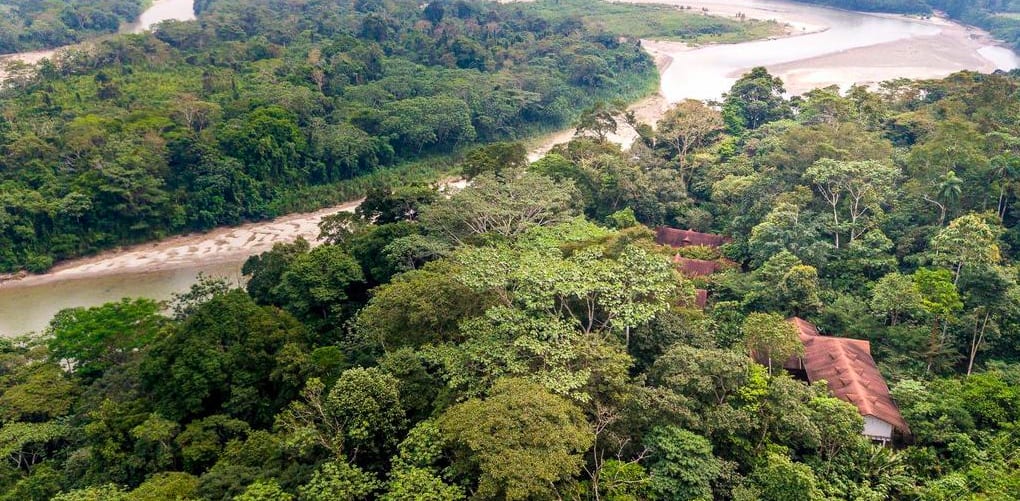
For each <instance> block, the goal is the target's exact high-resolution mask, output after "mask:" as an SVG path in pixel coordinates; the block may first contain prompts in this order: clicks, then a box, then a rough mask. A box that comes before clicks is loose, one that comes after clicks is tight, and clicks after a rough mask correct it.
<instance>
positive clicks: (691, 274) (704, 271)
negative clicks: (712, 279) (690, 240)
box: [673, 254, 720, 278]
mask: <svg viewBox="0 0 1020 501" xmlns="http://www.w3.org/2000/svg"><path fill="white" fill-rule="evenodd" d="M673 262H674V263H676V264H677V268H679V269H680V273H683V274H684V275H686V276H687V277H688V278H696V277H703V276H705V275H711V274H713V273H715V272H716V270H718V269H719V268H720V265H719V263H718V262H717V261H705V260H702V259H688V258H686V257H680V255H679V254H678V255H676V256H673Z"/></svg>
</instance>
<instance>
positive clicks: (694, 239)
mask: <svg viewBox="0 0 1020 501" xmlns="http://www.w3.org/2000/svg"><path fill="white" fill-rule="evenodd" d="M730 241H731V239H730V238H729V237H726V236H723V235H714V234H712V233H699V232H697V231H693V230H680V229H676V228H670V227H667V226H660V227H658V228H656V229H655V242H656V243H658V244H659V245H668V246H670V247H677V248H678V247H687V246H690V245H704V246H708V247H719V246H720V245H722V244H725V243H727V242H730Z"/></svg>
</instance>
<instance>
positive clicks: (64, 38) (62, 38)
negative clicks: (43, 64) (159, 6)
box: [0, 0, 149, 54]
mask: <svg viewBox="0 0 1020 501" xmlns="http://www.w3.org/2000/svg"><path fill="white" fill-rule="evenodd" d="M148 3H149V2H147V1H143V0H100V1H94V0H4V2H3V3H0V54H8V53H11V52H24V51H29V50H38V49H48V48H53V47H60V46H62V45H67V44H71V43H75V42H80V41H82V40H85V39H86V38H89V37H92V36H96V35H99V34H104V33H114V32H116V31H117V29H118V28H120V26H121V24H123V23H129V22H133V21H135V19H137V18H138V15H139V14H141V13H142V8H143V7H144V6H145V5H147V4H148Z"/></svg>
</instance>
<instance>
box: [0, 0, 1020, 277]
mask: <svg viewBox="0 0 1020 501" xmlns="http://www.w3.org/2000/svg"><path fill="white" fill-rule="evenodd" d="M630 1H640V0H630ZM675 2H679V3H681V4H693V5H695V6H696V8H705V9H708V12H709V13H713V14H720V15H728V16H733V15H737V14H741V13H742V14H746V15H747V16H748V17H751V18H757V19H775V20H777V21H779V22H783V23H787V24H789V25H791V26H792V27H793V29H791V31H790V35H791V36H792V35H798V34H812V33H821V32H824V31H825V30H826V29H827V26H825V24H824V23H822V22H821V21H823V20H822V19H820V18H818V17H817V16H815V15H812V14H811V13H810V12H807V13H805V12H804V11H803V9H802V8H799V7H797V6H795V5H794V4H775V5H777V6H776V7H774V8H772V7H767V6H766V7H762V6H761V4H758V3H755V4H753V5H752V4H750V3H748V0H716V1H707V2H700V1H690V2H687V1H684V0H674V1H673V2H671V1H668V0H667V1H662V2H659V3H675ZM876 17H880V16H876ZM894 17H896V18H898V19H902V17H901V16H894ZM916 22H921V21H916ZM923 22H924V23H929V24H931V25H932V26H937V28H938V30H937V34H933V35H925V36H912V37H909V38H904V39H901V40H897V41H894V42H888V43H878V44H873V45H870V46H864V47H859V48H853V49H849V50H844V51H838V52H834V53H830V54H823V55H819V56H817V57H809V58H803V59H799V60H795V61H792V62H785V63H781V64H774V65H768V68H769V70H770V71H772V72H773V73H774V74H777V75H779V76H780V77H781V78H783V80H784V81H785V82H786V86H787V90H788V91H790V92H791V93H793V94H799V93H802V92H804V91H806V90H809V89H811V88H815V87H819V86H826V85H831V84H839V85H841V86H847V85H848V83H853V82H857V83H862V84H873V83H876V82H881V81H884V80H889V79H892V78H899V77H907V78H935V77H942V76H945V75H948V74H950V73H953V72H955V71H959V70H961V69H974V70H979V71H992V70H994V69H995V64H993V62H992V61H991V60H989V58H988V57H983V56H982V54H984V52H982V51H983V50H985V49H988V48H994V46H995V42H994V41H993V40H992V39H991V38H990V37H989V36H988V35H987V34H986V33H984V32H982V31H980V30H976V29H972V28H968V27H964V26H961V25H958V24H955V23H952V22H948V21H945V20H942V19H933V20H928V21H923ZM929 31H936V30H929ZM642 45H643V47H644V48H645V50H647V51H648V52H649V53H650V54H651V55H652V56H653V57H654V58H655V61H656V64H657V66H658V68H659V71H660V74H661V75H662V76H663V81H662V86H661V87H660V92H659V93H658V94H656V95H654V96H651V97H649V98H646V99H644V100H642V101H640V102H638V103H636V104H634V105H633V106H632V107H631V108H630V109H631V110H632V111H634V113H635V114H636V115H637V118H638V119H639V120H640V121H641V122H644V123H649V124H653V125H654V124H655V122H656V121H658V118H659V117H661V116H662V113H663V112H664V111H665V110H666V109H668V106H669V105H670V104H671V103H670V100H669V99H668V98H667V97H666V96H665V93H664V92H662V89H663V88H665V87H666V86H667V85H671V84H674V83H675V81H671V80H673V79H677V80H679V79H683V78H684V77H687V78H688V79H690V77H691V74H690V73H689V72H688V74H687V75H681V76H677V74H676V71H675V70H686V69H687V68H699V69H701V68H702V65H701V63H706V62H708V63H710V62H712V61H711V59H712V58H713V57H715V56H701V54H706V52H705V48H704V47H698V48H695V47H690V46H687V45H685V44H683V43H677V42H657V41H648V40H645V41H642ZM752 45H753V44H752ZM733 47H734V49H732V50H734V51H743V50H744V48H743V47H738V46H733ZM716 49H718V47H716ZM32 54H34V55H32ZM49 54H52V51H42V52H40V53H30V54H22V55H19V56H18V57H19V58H26V57H27V58H30V59H31V58H37V59H36V60H38V59H41V58H42V57H47V56H48V55H49ZM1010 57H1015V56H1014V55H1010ZM699 58H701V59H699ZM677 61H682V64H683V66H684V67H675V66H676V64H677ZM746 69H747V68H736V69H732V68H731V70H727V71H725V72H724V73H729V75H728V78H736V77H738V76H739V74H740V73H742V72H743V71H744V70H746ZM715 76H718V77H723V76H727V75H715ZM697 80H706V81H705V82H703V83H702V86H703V87H706V88H707V87H710V88H712V89H713V92H718V86H717V85H716V82H714V81H708V76H705V75H702V74H698V77H697ZM618 122H619V129H618V132H617V134H614V135H612V136H611V138H610V139H611V140H613V141H614V142H617V143H620V144H622V145H623V146H624V147H628V146H629V145H630V144H631V143H632V142H633V140H634V139H635V137H636V133H635V132H634V131H633V129H631V128H630V127H629V126H627V125H626V124H625V123H624V122H623V120H622V119H620V120H618ZM573 134H574V131H573V129H568V130H564V131H559V132H556V133H553V134H549V135H547V136H545V137H543V138H541V139H539V140H537V141H536V142H535V143H534V144H533V147H532V148H531V153H530V155H529V158H531V159H532V160H534V159H537V158H539V157H541V156H542V155H543V154H545V153H546V152H548V151H549V150H550V149H551V148H552V147H553V146H555V145H556V144H560V143H563V142H566V141H569V140H570V138H571V137H573ZM358 203H359V201H355V202H350V203H347V204H344V205H340V206H336V207H331V208H327V209H323V210H320V211H316V212H313V213H308V214H293V215H289V216H284V217H281V218H278V219H276V220H274V221H269V222H260V223H250V224H245V225H241V226H238V227H235V228H220V229H215V230H212V231H210V232H208V233H203V234H192V235H184V236H179V237H173V238H169V239H166V240H163V241H159V242H155V243H150V244H144V245H138V246H132V247H128V248H124V249H121V250H116V251H110V252H105V253H102V254H99V255H97V256H94V257H89V258H84V259H77V260H72V261H68V262H65V263H62V264H59V265H58V266H56V267H55V268H54V269H53V270H52V271H51V272H49V273H46V274H43V275H29V276H27V277H25V278H22V279H20V280H18V279H15V280H9V281H7V282H3V279H2V278H0V287H2V288H15V287H30V286H37V285H41V284H49V283H53V282H59V281H63V280H72V279H80V278H89V277H101V276H107V275H116V274H131V273H137V274H144V273H146V272H158V271H161V270H170V269H179V268H187V267H193V266H195V265H196V263H220V262H222V263H227V262H238V261H241V260H243V259H245V258H246V257H247V256H250V255H253V254H257V253H260V252H264V251H266V250H269V249H270V248H272V246H273V244H274V243H277V242H290V241H293V240H295V239H296V238H298V237H299V236H300V237H304V238H306V239H308V240H309V241H315V240H316V239H317V237H318V233H319V230H318V226H317V225H318V222H319V221H320V220H321V219H322V218H323V217H324V216H327V215H330V214H334V213H336V212H339V211H353V210H354V208H355V207H357V205H358Z"/></svg>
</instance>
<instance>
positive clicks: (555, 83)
mask: <svg viewBox="0 0 1020 501" xmlns="http://www.w3.org/2000/svg"><path fill="white" fill-rule="evenodd" d="M195 8H196V10H197V11H198V12H199V20H198V21H195V22H166V23H163V24H162V25H161V26H160V27H159V28H158V29H157V30H156V31H155V33H146V34H140V35H131V36H121V37H116V38H112V39H108V40H102V41H98V42H94V43H92V44H89V45H88V46H87V47H83V48H79V49H74V50H71V51H69V52H67V53H64V54H63V55H61V56H60V57H58V58H56V60H55V61H52V62H47V63H43V64H42V65H41V67H40V68H39V69H38V71H35V70H32V69H27V68H20V69H18V70H15V71H13V76H11V78H10V80H8V81H7V82H6V83H7V86H6V87H7V88H6V89H0V99H2V100H0V110H2V112H0V187H2V190H0V272H13V271H17V270H21V269H28V270H30V271H36V272H38V271H44V270H46V269H48V268H49V267H50V266H51V265H52V264H53V263H54V262H55V261H58V260H62V259H68V258H72V257H76V256H81V255H86V254H90V253H94V252H96V251H98V250H101V249H106V248H110V247H113V246H116V245H121V244H126V243H133V242H140V241H146V240H151V239H154V238H160V237H163V236H166V235H170V234H177V233H184V232H188V231H195V230H204V229H209V228H212V227H215V226H221V225H230V224H237V223H240V222H243V221H249V220H259V219H264V218H270V217H273V216H276V215H279V214H282V213H286V212H293V211H296V210H314V209H318V208H321V207H323V206H326V205H330V204H336V203H340V202H346V201H349V200H352V199H356V198H359V197H360V196H362V195H364V193H365V189H366V187H367V186H369V185H371V184H372V183H375V182H378V181H380V180H386V179H394V178H405V179H428V178H438V177H439V176H440V174H441V172H442V170H443V165H444V163H446V160H445V159H446V158H447V157H451V156H456V155H457V154H458V152H461V151H463V150H464V149H465V148H466V147H468V146H470V145H472V144H475V143H481V142H489V141H495V140H507V139H518V138H522V137H527V136H529V135H533V134H535V133H536V132H539V131H544V130H552V129H556V128H562V127H564V126H568V125H569V124H570V123H571V122H572V121H573V120H574V119H576V117H577V114H578V110H580V109H583V108H584V107H587V106H590V105H592V104H594V103H595V102H596V101H598V100H603V101H614V100H617V99H622V100H633V99H635V98H637V97H641V96H644V95H646V94H648V93H651V92H654V89H655V85H656V71H655V67H654V64H653V62H652V60H651V58H650V57H649V56H648V55H647V54H646V53H645V52H643V51H642V50H641V48H640V46H639V42H638V41H637V40H636V39H634V38H621V37H620V36H618V35H617V34H615V33H621V32H623V31H622V30H624V29H630V28H632V27H634V26H637V25H638V24H637V19H638V18H639V17H645V18H651V17H654V19H655V23H654V26H652V27H650V28H648V29H646V30H645V31H643V32H642V33H647V34H650V35H656V36H663V37H671V38H679V39H685V40H690V41H694V42H704V41H708V40H742V39H747V38H748V37H752V36H758V35H761V36H764V35H766V34H769V33H773V32H774V31H775V30H778V29H780V27H779V26H778V25H776V24H775V23H762V22H756V21H738V20H727V19H719V18H714V17H709V16H704V15H701V14H690V13H686V12H682V11H680V10H677V9H662V8H659V7H650V6H640V5H634V6H620V5H610V4H602V3H599V4H595V6H593V7H592V8H588V9H584V11H585V14H586V16H579V14H580V13H581V12H582V5H581V4H579V3H577V2H573V1H570V2H563V3H561V4H559V5H557V6H555V7H552V6H551V4H550V3H549V2H535V3H529V4H514V5H499V4H490V3H481V2H434V3H433V4H432V7H431V8H429V9H426V10H424V11H423V10H421V9H420V8H419V6H418V4H417V3H416V2H409V1H397V2H373V1H365V2H361V1H359V2H355V3H350V2H336V1H326V0H316V1H309V2H297V3H294V2H284V1H277V2H255V1H245V0H220V1H212V2H197V3H196V5H195ZM571 13H573V14H578V15H568V14H571ZM592 13H595V14H598V15H597V16H593V15H592ZM652 14H654V16H652ZM596 18H597V19H598V21H597V22H596V21H595V19H596ZM26 70H28V71H26Z"/></svg>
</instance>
